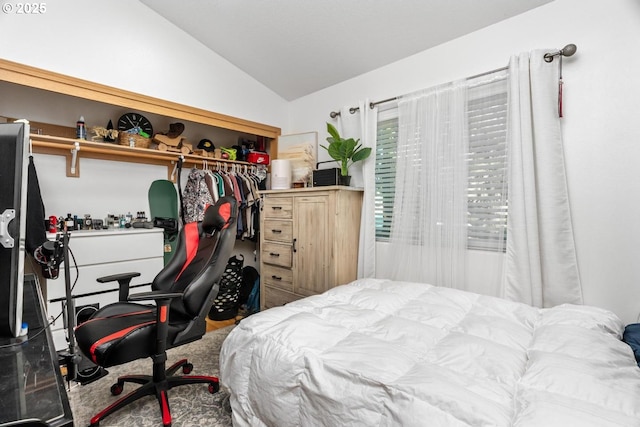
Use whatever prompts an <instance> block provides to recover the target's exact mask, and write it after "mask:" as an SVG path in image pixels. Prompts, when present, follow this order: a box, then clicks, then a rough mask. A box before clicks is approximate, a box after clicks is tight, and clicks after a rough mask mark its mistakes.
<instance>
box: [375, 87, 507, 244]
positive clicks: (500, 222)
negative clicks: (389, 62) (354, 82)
mask: <svg viewBox="0 0 640 427" xmlns="http://www.w3.org/2000/svg"><path fill="white" fill-rule="evenodd" d="M467 116H468V124H469V132H468V134H469V152H468V153H467V161H468V170H469V177H468V187H467V224H468V230H467V235H468V236H467V239H468V240H467V247H468V248H469V249H479V250H492V251H502V250H504V246H505V245H504V242H505V239H506V224H507V186H506V183H507V175H506V172H507V167H506V165H507V163H506V161H507V149H506V148H507V142H506V137H507V129H506V128H507V82H506V79H504V78H499V79H491V82H489V83H482V84H478V85H476V86H473V87H472V88H470V89H469V97H468V102H467ZM377 127H378V129H377V141H376V172H375V176H376V203H375V218H376V240H377V241H387V240H388V238H389V234H390V232H391V219H392V215H393V201H394V194H395V161H396V143H397V136H398V114H397V108H390V109H387V110H385V111H380V112H379V113H378V126H377Z"/></svg>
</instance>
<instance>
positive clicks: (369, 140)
mask: <svg viewBox="0 0 640 427" xmlns="http://www.w3.org/2000/svg"><path fill="white" fill-rule="evenodd" d="M369 103H370V101H369V100H368V99H366V100H363V101H360V102H359V103H358V107H359V109H358V111H357V112H355V113H351V112H350V107H343V108H342V109H341V110H340V116H339V117H340V119H339V130H340V133H341V135H345V136H351V137H353V138H356V139H358V138H359V139H360V143H362V145H363V146H364V147H371V155H370V156H369V158H367V159H365V160H363V161H361V162H357V163H354V164H353V165H352V166H351V167H350V168H349V174H350V175H351V185H352V186H354V187H363V188H364V195H363V201H362V214H361V221H360V244H359V251H358V278H363V277H375V274H376V228H375V227H376V225H375V191H376V188H375V169H376V167H375V156H376V133H377V129H376V124H377V118H378V108H377V107H374V108H370V107H369Z"/></svg>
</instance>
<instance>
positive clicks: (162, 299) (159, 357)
mask: <svg viewBox="0 0 640 427" xmlns="http://www.w3.org/2000/svg"><path fill="white" fill-rule="evenodd" d="M181 296H182V293H181V292H165V291H161V290H159V291H150V292H140V293H137V294H133V295H131V296H130V297H129V301H145V300H150V299H152V300H154V301H155V303H156V351H155V354H154V355H153V356H152V359H153V361H154V366H155V363H156V362H159V361H163V362H164V361H166V360H167V353H166V350H167V335H168V333H169V305H170V304H171V300H173V299H174V298H178V297H181Z"/></svg>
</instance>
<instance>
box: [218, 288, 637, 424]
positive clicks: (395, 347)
mask: <svg viewBox="0 0 640 427" xmlns="http://www.w3.org/2000/svg"><path fill="white" fill-rule="evenodd" d="M622 332H623V324H622V323H621V321H620V319H618V318H617V317H616V316H615V315H614V314H613V313H611V312H609V311H606V310H602V309H599V308H595V307H588V306H576V305H562V306H558V307H554V308H550V309H538V308H533V307H530V306H527V305H524V304H520V303H515V302H510V301H506V300H502V299H499V298H494V297H488V296H482V295H478V294H474V293H469V292H465V291H460V290H454V289H450V288H442V287H435V286H431V285H428V284H421V283H409V282H394V281H385V280H378V279H362V280H357V281H355V282H353V283H350V284H348V285H344V286H340V287H336V288H334V289H332V290H330V291H328V292H326V293H324V294H322V295H317V296H313V297H308V298H305V299H303V300H299V301H296V302H293V303H290V304H287V305H286V306H283V307H277V308H272V309H269V310H266V311H264V312H261V313H258V314H255V315H253V316H250V317H249V318H247V319H244V320H243V321H242V322H240V324H239V325H238V326H236V327H235V328H234V330H233V331H232V332H231V333H230V334H229V336H228V337H227V339H226V340H225V342H224V343H223V346H222V351H221V355H220V373H221V378H220V379H221V383H222V386H223V387H225V388H226V389H227V390H228V391H229V393H230V396H231V397H230V402H231V407H232V410H233V422H234V426H236V427H238V426H278V427H285V426H314V427H315V426H331V427H336V426H420V427H424V426H545V427H546V426H563V427H564V426H581V427H584V426H597V427H606V426H640V369H639V368H638V366H637V365H636V362H635V359H634V357H633V353H632V351H631V349H630V347H629V346H627V345H626V344H625V343H624V342H622V341H621V340H620V339H621V337H622Z"/></svg>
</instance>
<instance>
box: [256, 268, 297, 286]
mask: <svg viewBox="0 0 640 427" xmlns="http://www.w3.org/2000/svg"><path fill="white" fill-rule="evenodd" d="M263 267H264V268H263V269H262V270H263V271H262V281H263V282H264V284H265V285H268V286H273V287H276V288H280V289H283V290H285V291H289V292H293V271H291V270H290V269H288V268H283V267H276V266H275V265H269V264H264V266H263Z"/></svg>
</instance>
